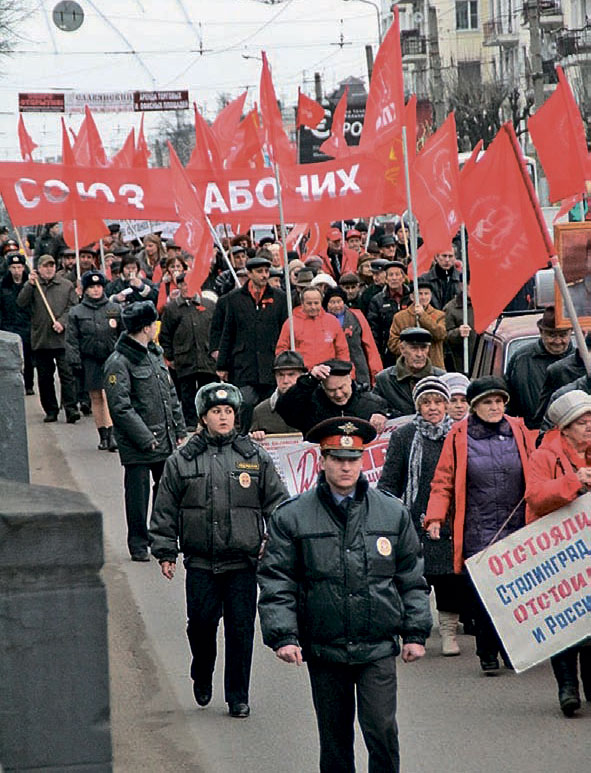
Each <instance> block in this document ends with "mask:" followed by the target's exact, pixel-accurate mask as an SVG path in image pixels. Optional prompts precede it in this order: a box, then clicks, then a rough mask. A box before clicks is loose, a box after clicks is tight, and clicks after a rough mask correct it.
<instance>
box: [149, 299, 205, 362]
mask: <svg viewBox="0 0 591 773" xmlns="http://www.w3.org/2000/svg"><path fill="white" fill-rule="evenodd" d="M214 310H215V303H214V302H213V301H210V300H209V299H207V298H202V299H201V302H200V303H199V304H198V305H196V304H194V303H193V302H192V301H191V300H186V299H184V298H181V297H180V296H179V297H177V298H173V299H172V300H170V301H169V302H168V303H167V304H166V306H165V307H164V311H163V312H162V324H161V325H160V333H159V335H158V342H159V344H160V346H161V347H162V349H163V350H164V356H165V357H166V359H167V360H170V361H171V362H174V369H175V370H176V372H177V374H178V375H179V376H180V377H183V376H189V375H191V374H193V373H211V374H214V373H215V362H214V360H213V358H212V357H211V356H210V354H209V330H210V327H211V319H212V317H213V313H214Z"/></svg>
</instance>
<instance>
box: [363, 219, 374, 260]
mask: <svg viewBox="0 0 591 773" xmlns="http://www.w3.org/2000/svg"><path fill="white" fill-rule="evenodd" d="M373 221H374V217H373V215H372V216H371V217H370V218H369V223H368V224H367V236H366V237H365V251H366V252H367V248H368V247H369V242H370V241H371V229H372V228H373Z"/></svg>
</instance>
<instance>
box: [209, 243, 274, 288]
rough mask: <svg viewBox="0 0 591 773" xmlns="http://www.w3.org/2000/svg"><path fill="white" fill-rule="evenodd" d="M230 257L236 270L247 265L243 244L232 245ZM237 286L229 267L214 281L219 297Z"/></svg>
mask: <svg viewBox="0 0 591 773" xmlns="http://www.w3.org/2000/svg"><path fill="white" fill-rule="evenodd" d="M229 257H230V261H231V262H232V266H233V267H234V271H239V270H240V269H241V268H244V267H245V266H246V259H247V255H246V249H245V248H244V247H242V245H240V244H237V245H236V246H235V247H232V248H231V249H230V254H229ZM269 259H270V256H269ZM235 288H236V281H235V279H234V275H233V274H232V272H231V271H230V269H229V268H227V269H226V270H225V271H222V273H221V274H219V275H218V276H217V277H216V278H215V282H214V283H213V289H214V291H215V292H216V293H217V296H218V298H221V297H222V295H226V294H227V293H230V292H232V290H234V289H235Z"/></svg>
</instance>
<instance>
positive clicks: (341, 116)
mask: <svg viewBox="0 0 591 773" xmlns="http://www.w3.org/2000/svg"><path fill="white" fill-rule="evenodd" d="M348 93H349V87H348V86H345V90H344V92H343V95H342V97H341V98H340V99H339V102H338V105H337V106H336V107H335V110H334V114H333V116H332V126H331V129H330V137H329V138H328V139H327V140H324V142H323V143H322V145H321V146H320V147H319V148H318V150H320V152H321V153H326V155H327V156H333V158H342V157H343V156H347V155H349V146H348V145H347V140H346V139H345V113H346V112H347V94H348Z"/></svg>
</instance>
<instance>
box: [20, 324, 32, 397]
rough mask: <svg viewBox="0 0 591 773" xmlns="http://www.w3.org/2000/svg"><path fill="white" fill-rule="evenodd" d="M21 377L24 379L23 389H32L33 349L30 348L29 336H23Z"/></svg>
mask: <svg viewBox="0 0 591 773" xmlns="http://www.w3.org/2000/svg"><path fill="white" fill-rule="evenodd" d="M21 341H22V342H23V365H24V367H23V378H24V381H25V389H33V386H34V385H35V369H34V367H33V350H32V349H31V338H30V337H26V338H23V337H22V336H21Z"/></svg>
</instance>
